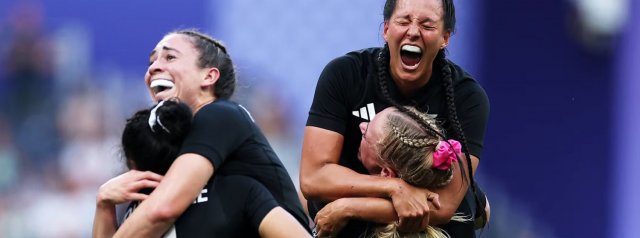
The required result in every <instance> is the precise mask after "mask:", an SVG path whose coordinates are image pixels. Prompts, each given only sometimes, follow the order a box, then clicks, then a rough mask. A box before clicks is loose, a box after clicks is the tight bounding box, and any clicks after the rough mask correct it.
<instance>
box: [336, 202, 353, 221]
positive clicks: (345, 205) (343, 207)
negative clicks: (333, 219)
mask: <svg viewBox="0 0 640 238" xmlns="http://www.w3.org/2000/svg"><path fill="white" fill-rule="evenodd" d="M333 202H335V203H337V204H336V206H337V208H338V211H342V212H341V213H339V214H340V215H341V216H342V218H343V219H353V218H355V216H356V215H357V214H358V212H357V211H355V210H354V207H353V206H350V205H349V202H350V200H349V198H340V199H337V200H335V201H333Z"/></svg>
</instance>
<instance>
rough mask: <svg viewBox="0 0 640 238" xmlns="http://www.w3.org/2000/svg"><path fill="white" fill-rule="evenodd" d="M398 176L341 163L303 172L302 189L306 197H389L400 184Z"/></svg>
mask: <svg viewBox="0 0 640 238" xmlns="http://www.w3.org/2000/svg"><path fill="white" fill-rule="evenodd" d="M396 180H397V179H396V178H385V177H380V176H372V175H367V174H360V173H357V172H355V171H353V170H351V169H349V168H346V167H343V166H341V165H338V164H324V165H323V166H322V167H321V168H319V169H317V170H313V171H307V173H304V172H303V173H301V177H300V182H301V188H302V193H303V194H304V195H305V197H306V198H307V199H316V200H322V201H327V202H330V201H333V200H335V199H338V198H344V197H380V198H389V197H390V196H391V193H392V190H393V189H394V187H395V186H397V185H396V184H397V182H398V181H396Z"/></svg>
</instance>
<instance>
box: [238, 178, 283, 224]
mask: <svg viewBox="0 0 640 238" xmlns="http://www.w3.org/2000/svg"><path fill="white" fill-rule="evenodd" d="M245 178H246V179H244V181H243V182H242V183H240V184H238V185H239V186H246V187H245V188H247V189H248V192H247V196H246V200H245V206H244V207H245V209H244V214H245V216H246V218H247V219H248V220H249V221H250V222H251V224H252V225H253V227H255V229H256V230H258V228H259V227H260V223H262V220H263V219H264V217H265V216H267V214H269V212H270V211H271V210H273V209H274V208H276V207H277V206H278V202H277V201H276V199H275V198H274V197H273V195H271V193H270V192H269V190H267V188H266V187H265V186H264V185H262V184H261V183H259V182H258V181H256V180H254V179H251V178H249V177H245Z"/></svg>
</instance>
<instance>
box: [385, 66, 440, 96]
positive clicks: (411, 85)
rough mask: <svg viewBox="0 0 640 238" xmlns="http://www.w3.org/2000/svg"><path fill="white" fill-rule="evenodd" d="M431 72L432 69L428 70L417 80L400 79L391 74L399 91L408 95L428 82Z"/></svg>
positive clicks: (403, 94)
mask: <svg viewBox="0 0 640 238" xmlns="http://www.w3.org/2000/svg"><path fill="white" fill-rule="evenodd" d="M432 74H433V70H429V71H428V72H427V73H426V74H425V75H424V76H423V77H420V78H419V79H418V80H411V81H410V80H402V79H399V77H397V76H394V75H392V77H393V81H394V82H395V84H396V85H397V86H398V89H399V90H400V93H401V94H402V96H405V97H408V96H410V95H411V94H413V92H415V91H416V90H418V89H419V88H422V87H424V86H425V85H427V83H429V80H430V79H431V75H432Z"/></svg>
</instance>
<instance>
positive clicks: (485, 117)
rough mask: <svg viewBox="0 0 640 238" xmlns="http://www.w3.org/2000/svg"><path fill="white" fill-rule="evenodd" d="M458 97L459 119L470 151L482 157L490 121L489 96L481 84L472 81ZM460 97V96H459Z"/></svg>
mask: <svg viewBox="0 0 640 238" xmlns="http://www.w3.org/2000/svg"><path fill="white" fill-rule="evenodd" d="M472 82H473V83H470V84H469V87H468V88H465V89H462V90H463V91H462V92H461V93H460V95H459V96H461V97H459V98H456V101H457V102H456V104H457V108H458V110H457V112H458V120H459V121H460V125H461V126H462V130H463V132H464V134H465V137H466V138H467V145H468V148H469V153H470V154H471V155H473V156H475V157H477V158H480V156H481V154H482V150H483V147H484V134H485V131H486V128H487V123H488V121H489V109H490V108H489V98H488V97H487V94H486V92H485V91H484V89H482V87H480V85H479V84H478V83H477V82H475V81H472ZM457 97H458V96H457Z"/></svg>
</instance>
